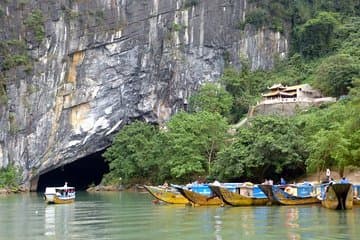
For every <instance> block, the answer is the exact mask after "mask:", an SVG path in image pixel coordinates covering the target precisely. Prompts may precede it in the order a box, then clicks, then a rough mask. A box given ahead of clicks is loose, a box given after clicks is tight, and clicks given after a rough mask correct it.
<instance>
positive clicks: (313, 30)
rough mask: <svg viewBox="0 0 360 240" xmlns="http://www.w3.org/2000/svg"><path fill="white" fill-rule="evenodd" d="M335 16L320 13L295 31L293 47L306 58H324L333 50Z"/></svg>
mask: <svg viewBox="0 0 360 240" xmlns="http://www.w3.org/2000/svg"><path fill="white" fill-rule="evenodd" d="M336 17H337V15H336V14H334V13H329V12H320V13H318V15H317V16H316V18H313V19H310V20H308V21H307V22H306V23H305V24H303V25H302V26H300V27H299V28H297V29H296V30H295V31H296V33H295V45H296V46H297V48H298V50H299V52H300V53H301V54H302V55H303V56H304V57H307V58H315V57H321V56H324V55H325V54H327V53H330V52H332V51H333V50H334V37H335V29H336V27H337V25H338V24H339V22H338V20H337V19H336Z"/></svg>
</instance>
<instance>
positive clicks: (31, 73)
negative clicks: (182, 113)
mask: <svg viewBox="0 0 360 240" xmlns="http://www.w3.org/2000/svg"><path fill="white" fill-rule="evenodd" d="M250 7H251V6H248V3H247V2H246V1H245V0H236V1H235V0H211V1H209V0H137V1H134V0H92V1H82V0H56V1H55V0H49V1H36V0H29V1H2V2H1V3H0V24H1V26H3V27H2V29H1V34H0V38H1V39H0V40H1V41H2V42H3V43H4V42H5V43H6V44H7V45H6V46H8V47H13V46H14V45H15V43H14V42H15V40H16V41H17V43H18V44H19V42H20V43H25V45H26V50H25V51H26V54H27V56H28V57H29V59H30V63H26V64H25V63H24V64H18V65H22V66H16V67H7V68H5V67H4V66H5V62H6V57H8V58H9V57H15V55H13V56H11V54H10V55H8V56H0V63H1V64H2V66H3V70H2V72H1V79H0V80H1V81H0V84H2V87H3V89H4V90H5V92H6V93H5V94H3V96H2V99H3V101H0V168H1V167H6V166H7V165H8V164H15V165H17V166H19V167H20V169H21V170H22V173H23V175H22V178H23V183H24V185H26V186H29V183H30V180H32V179H36V178H37V177H38V176H39V175H40V174H42V173H45V172H47V171H50V170H52V169H55V168H57V167H59V166H61V165H64V164H67V163H70V162H72V161H75V160H76V159H78V158H81V157H84V156H86V155H88V154H91V153H94V152H97V151H100V150H102V149H104V148H106V147H107V146H109V145H110V143H111V138H112V137H113V135H114V134H115V133H116V132H117V131H119V130H120V129H121V128H122V126H124V124H127V123H129V122H131V121H133V120H135V119H142V120H146V121H148V122H156V123H162V122H164V121H166V120H168V119H169V117H170V116H171V115H172V114H174V113H176V112H177V111H178V110H180V109H183V108H184V106H186V105H187V102H188V99H189V96H190V95H191V94H192V93H193V92H194V91H196V90H197V89H198V87H199V86H200V85H201V84H202V83H204V82H214V81H217V80H218V79H219V77H220V76H221V74H222V71H223V69H224V66H225V64H232V65H233V66H235V67H237V68H238V69H241V63H240V57H239V56H240V55H243V56H246V57H247V58H248V59H249V60H250V62H251V68H252V69H258V68H263V69H267V68H271V67H272V66H273V62H274V57H275V56H279V55H280V56H283V55H285V54H286V53H287V50H288V49H287V39H286V37H285V36H284V35H281V34H280V33H276V32H272V31H270V30H267V29H260V30H255V29H253V28H252V27H251V26H246V28H245V30H244V31H240V30H239V29H238V27H237V26H238V25H239V22H240V21H243V20H244V18H245V15H246V13H247V11H248V9H249V8H250ZM19 45H20V44H19ZM14 51H15V52H16V54H18V55H21V54H22V52H20V49H19V48H18V49H14ZM18 61H19V60H18ZM24 61H25V60H24ZM0 90H1V89H0ZM0 92H1V91H0ZM4 95H5V96H4ZM4 99H5V100H4Z"/></svg>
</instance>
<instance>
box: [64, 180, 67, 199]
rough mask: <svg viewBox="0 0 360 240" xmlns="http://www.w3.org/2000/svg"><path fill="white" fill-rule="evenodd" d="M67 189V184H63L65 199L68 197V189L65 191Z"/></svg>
mask: <svg viewBox="0 0 360 240" xmlns="http://www.w3.org/2000/svg"><path fill="white" fill-rule="evenodd" d="M67 187H68V183H67V182H65V184H64V188H65V189H64V196H65V197H66V196H67V195H68V189H67Z"/></svg>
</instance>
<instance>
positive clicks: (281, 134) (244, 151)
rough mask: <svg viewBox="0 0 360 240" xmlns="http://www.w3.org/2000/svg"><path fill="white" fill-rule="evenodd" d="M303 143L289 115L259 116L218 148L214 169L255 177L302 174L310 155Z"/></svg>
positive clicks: (230, 175) (228, 174)
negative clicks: (224, 145) (231, 140)
mask: <svg viewBox="0 0 360 240" xmlns="http://www.w3.org/2000/svg"><path fill="white" fill-rule="evenodd" d="M304 146H305V143H304V139H303V138H302V136H301V134H299V130H298V128H297V126H296V125H295V124H294V123H293V122H292V121H291V120H290V119H286V118H280V117H274V116H259V117H256V118H254V119H252V120H251V122H250V123H249V126H248V127H247V128H240V129H239V132H238V134H237V136H236V137H235V138H234V139H233V142H232V143H231V144H230V145H229V146H227V147H225V148H224V149H222V150H221V152H219V154H218V158H217V159H216V163H215V169H216V172H217V174H219V175H220V176H221V177H222V178H226V179H231V178H234V177H235V176H236V177H237V178H239V179H249V180H254V181H261V180H263V178H264V177H272V178H273V177H274V176H276V175H277V176H279V175H284V176H290V175H291V174H292V173H297V174H302V173H303V172H304V169H305V159H306V157H307V152H306V151H305V147H304ZM292 177H294V176H292Z"/></svg>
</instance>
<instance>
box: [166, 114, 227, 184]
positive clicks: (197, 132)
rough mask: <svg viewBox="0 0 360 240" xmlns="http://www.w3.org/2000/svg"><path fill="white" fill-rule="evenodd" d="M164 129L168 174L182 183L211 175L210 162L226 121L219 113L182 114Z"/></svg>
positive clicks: (224, 129)
mask: <svg viewBox="0 0 360 240" xmlns="http://www.w3.org/2000/svg"><path fill="white" fill-rule="evenodd" d="M167 127H168V130H167V132H166V136H167V139H168V143H167V146H168V154H167V158H168V161H169V164H170V166H171V173H172V174H173V175H174V176H175V177H177V178H178V179H181V180H183V181H188V180H189V179H191V178H193V177H194V176H196V175H203V174H206V175H210V174H211V172H212V169H211V165H212V162H213V160H214V158H215V156H216V154H217V152H218V150H219V149H220V147H221V146H222V144H223V142H224V138H225V136H226V131H227V129H228V125H227V123H226V120H225V119H224V118H223V117H221V116H220V115H219V114H218V113H210V112H205V111H203V112H198V113H195V114H188V113H184V112H181V113H178V114H176V115H175V116H173V118H172V119H171V120H170V121H169V123H168V125H167Z"/></svg>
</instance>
